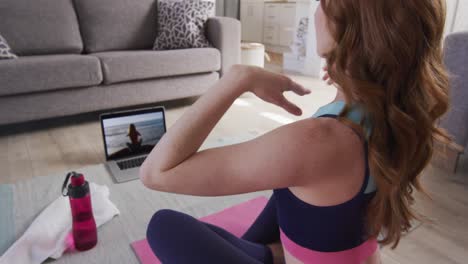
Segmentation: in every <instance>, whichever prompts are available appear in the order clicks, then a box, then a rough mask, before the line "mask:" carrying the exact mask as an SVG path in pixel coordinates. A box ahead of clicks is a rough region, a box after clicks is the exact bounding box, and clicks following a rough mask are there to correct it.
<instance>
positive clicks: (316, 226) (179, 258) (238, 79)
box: [140, 0, 450, 264]
mask: <svg viewBox="0 0 468 264" xmlns="http://www.w3.org/2000/svg"><path fill="white" fill-rule="evenodd" d="M444 23H445V2H444V1H443V0H333V1H332V0H326V1H324V0H322V1H321V3H320V5H319V6H318V8H317V11H316V14H315V26H316V33H317V52H318V54H319V55H320V56H321V57H323V58H324V59H326V61H327V66H328V67H327V69H328V73H327V74H328V77H329V79H330V80H332V82H334V83H335V85H336V86H337V88H338V94H337V97H336V99H335V101H333V102H332V103H330V104H328V105H326V106H324V107H322V108H320V109H319V111H318V112H317V113H315V114H314V116H313V118H306V119H304V120H301V121H297V122H294V123H292V124H288V125H285V126H282V127H280V128H278V129H275V130H273V131H271V132H269V133H266V134H265V135H262V136H260V137H258V138H256V139H254V140H251V141H247V142H244V143H240V144H235V145H231V146H226V147H219V148H214V149H207V150H203V151H200V152H197V150H198V148H199V147H200V145H201V144H202V143H203V141H204V140H205V139H206V137H207V136H208V134H209V133H210V132H211V130H212V129H213V127H214V126H215V125H216V123H217V122H218V121H219V119H220V118H221V117H222V116H223V114H224V113H225V111H226V110H227V109H228V108H229V107H230V106H231V104H232V103H233V102H234V100H235V99H236V98H237V97H239V96H240V95H241V94H242V93H244V92H247V91H250V92H252V93H254V94H255V95H257V96H258V97H259V98H261V99H263V100H265V101H267V102H270V103H273V104H276V105H278V106H280V107H283V108H284V109H285V110H287V111H288V112H290V113H292V114H295V115H301V113H302V111H301V109H299V108H298V107H297V106H296V105H294V104H293V103H291V102H290V101H288V100H287V99H286V98H285V97H284V96H283V92H285V91H293V92H295V93H297V94H299V95H301V96H303V95H306V94H309V93H310V90H308V89H305V88H303V87H302V86H300V85H299V84H296V83H294V82H292V81H291V80H290V79H288V78H287V77H284V76H281V75H277V74H273V73H269V72H266V71H264V70H262V69H259V68H253V67H246V66H235V67H233V68H232V70H231V71H230V72H229V73H227V74H226V75H225V76H223V77H222V79H221V80H220V81H219V82H218V83H217V84H216V85H215V86H213V87H212V89H211V90H209V91H208V92H207V93H206V94H205V95H203V96H202V97H201V98H200V99H199V100H198V101H197V102H196V103H195V104H194V105H193V106H192V107H191V110H190V111H187V113H186V114H185V115H184V116H182V117H181V118H180V119H179V120H178V121H177V122H176V124H175V125H174V126H173V127H172V129H171V130H170V131H169V132H168V133H166V134H165V135H164V137H163V138H162V139H161V141H160V142H159V143H158V145H157V146H156V147H155V148H154V150H153V152H152V153H151V154H150V156H149V157H148V158H147V159H146V161H145V163H144V164H143V166H142V168H141V173H140V174H141V179H142V181H143V183H144V184H145V185H146V186H147V187H148V188H151V189H154V190H159V191H166V192H173V193H182V194H191V195H203V196H220V195H231V194H240V193H247V192H253V191H260V190H271V189H272V190H273V195H272V196H271V198H270V200H269V202H268V204H267V206H266V207H265V208H264V210H263V211H262V213H261V214H260V215H259V217H258V218H257V219H256V221H255V223H254V224H253V225H252V226H251V227H250V228H249V230H248V231H247V232H246V233H245V234H244V235H243V236H242V238H237V237H235V236H234V235H232V234H230V233H229V232H227V231H226V230H224V229H222V228H219V227H217V226H213V225H209V224H205V223H202V222H200V221H198V220H197V219H195V218H193V217H191V216H189V215H186V214H183V213H179V212H175V211H172V210H161V211H158V212H156V214H155V215H154V216H153V218H152V219H151V221H150V224H149V226H148V231H147V239H148V241H149V243H150V245H151V248H152V250H153V252H154V253H155V254H156V255H157V256H158V257H159V258H160V260H161V261H162V262H163V263H233V264H234V263H283V262H286V263H288V264H292V263H320V264H337V263H350V264H362V263H366V264H375V263H380V255H379V250H378V248H379V247H378V243H379V242H380V243H381V244H382V245H391V246H392V247H393V248H394V247H396V246H397V245H398V242H399V241H400V239H401V236H402V234H404V233H405V232H407V231H408V229H409V228H410V226H411V221H412V220H413V219H415V218H416V217H417V215H416V213H415V212H414V211H413V210H412V208H411V205H412V203H413V202H414V198H413V196H412V194H413V190H414V189H416V190H421V186H420V182H419V176H420V175H421V173H422V171H423V169H424V168H425V167H426V166H427V164H428V162H429V160H430V159H431V156H432V153H433V145H434V142H435V141H436V140H440V141H445V142H449V141H450V140H449V138H448V137H447V135H446V134H445V133H444V132H443V131H442V130H441V129H439V128H438V127H437V121H438V119H439V118H440V117H441V116H442V115H443V114H444V113H445V112H446V111H447V109H448V80H447V73H446V71H445V69H444V67H443V64H442V38H443V29H444Z"/></svg>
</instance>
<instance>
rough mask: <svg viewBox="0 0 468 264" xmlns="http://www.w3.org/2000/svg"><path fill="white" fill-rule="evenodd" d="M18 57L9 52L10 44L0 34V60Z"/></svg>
mask: <svg viewBox="0 0 468 264" xmlns="http://www.w3.org/2000/svg"><path fill="white" fill-rule="evenodd" d="M16 58H18V57H17V56H16V55H15V54H13V52H11V49H10V46H8V43H7V42H6V40H5V39H4V38H3V37H2V35H0V60H8V59H16Z"/></svg>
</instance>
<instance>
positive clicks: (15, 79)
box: [0, 55, 102, 96]
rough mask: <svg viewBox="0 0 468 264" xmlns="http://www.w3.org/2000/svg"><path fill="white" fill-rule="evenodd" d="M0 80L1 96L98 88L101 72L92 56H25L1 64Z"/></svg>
mask: <svg viewBox="0 0 468 264" xmlns="http://www.w3.org/2000/svg"><path fill="white" fill-rule="evenodd" d="M0 80H1V83H2V85H1V86H0V96H5V95H15V94H22V93H30V92H42V91H48V90H56V89H64V88H73V87H83V86H91V85H97V84H100V83H101V82H102V72H101V65H100V63H99V59H98V58H96V57H93V56H85V55H49V56H28V57H20V58H18V59H16V60H4V61H1V62H0Z"/></svg>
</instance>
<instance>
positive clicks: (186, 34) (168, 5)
mask: <svg viewBox="0 0 468 264" xmlns="http://www.w3.org/2000/svg"><path fill="white" fill-rule="evenodd" d="M214 10H215V3H214V2H213V1H206V0H182V1H174V0H160V1H159V3H158V36H157V37H156V40H155V42H154V47H153V49H154V50H165V49H189V48H207V47H211V44H210V43H209V42H208V40H207V38H206V36H205V23H206V21H207V20H208V18H209V16H210V14H212V13H213V12H214Z"/></svg>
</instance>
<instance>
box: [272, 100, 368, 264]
mask: <svg viewBox="0 0 468 264" xmlns="http://www.w3.org/2000/svg"><path fill="white" fill-rule="evenodd" d="M344 107H345V103H344V102H342V101H336V102H334V103H331V104H329V105H326V106H324V107H322V108H320V109H319V110H318V111H317V113H315V114H314V115H313V116H312V118H318V117H330V118H336V117H337V116H338V115H339V114H340V113H341V111H342V110H343V108H344ZM347 118H348V119H349V120H350V121H352V122H355V123H357V124H359V123H360V121H361V119H362V118H363V115H362V112H361V111H360V109H359V108H358V107H353V108H352V109H351V111H350V112H349V114H348V115H347ZM365 130H366V133H367V136H368V135H369V134H370V128H369V129H367V128H366V129H365ZM365 160H366V169H365V178H364V182H363V183H362V187H361V190H360V191H359V193H358V194H357V195H356V196H355V197H353V198H352V199H351V200H349V201H347V202H344V203H342V204H339V205H335V206H314V205H312V204H309V203H306V202H304V201H302V200H300V199H299V198H298V197H296V196H295V195H294V194H293V193H292V192H291V191H290V190H289V188H283V189H276V190H274V192H273V196H274V198H275V201H276V208H277V214H278V223H279V226H280V231H281V240H282V243H283V246H284V247H285V249H286V250H288V251H289V253H290V254H292V255H293V256H295V257H296V258H298V259H299V260H302V261H303V262H304V263H335V262H336V263H360V262H359V261H363V260H364V259H365V258H366V257H368V255H370V254H372V253H373V252H374V250H375V249H376V247H377V243H376V241H375V240H369V238H368V237H367V235H366V227H365V216H366V209H367V206H368V204H369V201H370V200H371V199H372V197H373V196H374V195H375V192H376V186H375V183H374V180H373V178H372V176H371V175H370V173H369V166H368V157H367V140H366V143H365ZM332 259H334V260H332ZM353 259H354V260H355V261H353ZM342 261H344V262H342Z"/></svg>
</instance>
